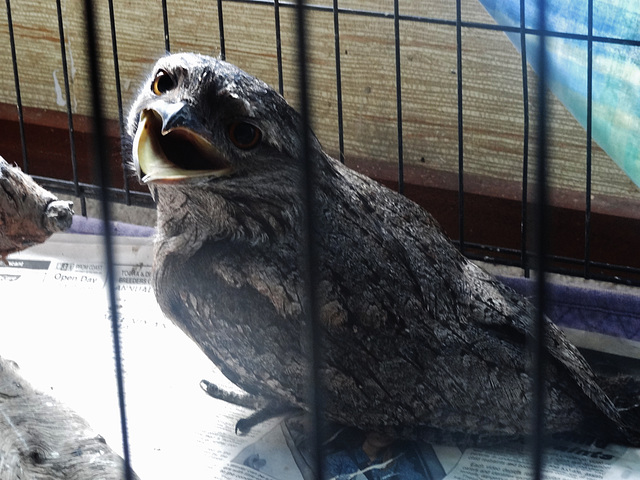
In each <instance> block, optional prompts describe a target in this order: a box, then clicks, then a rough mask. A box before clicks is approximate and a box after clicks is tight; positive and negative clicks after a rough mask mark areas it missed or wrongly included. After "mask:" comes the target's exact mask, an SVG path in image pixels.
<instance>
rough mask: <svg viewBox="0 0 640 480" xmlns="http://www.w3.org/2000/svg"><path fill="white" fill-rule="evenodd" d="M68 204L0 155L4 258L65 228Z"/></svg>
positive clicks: (68, 223) (0, 246)
mask: <svg viewBox="0 0 640 480" xmlns="http://www.w3.org/2000/svg"><path fill="white" fill-rule="evenodd" d="M72 206H73V204H72V203H71V202H67V201H62V200H58V198H57V197H56V196H55V195H53V194H52V193H50V192H48V191H47V190H45V189H44V188H42V187H41V186H40V185H38V184H37V183H36V182H35V181H33V179H32V178H31V177H30V176H28V175H26V174H24V173H23V172H22V171H21V170H20V169H19V168H18V167H12V166H11V165H9V164H8V163H7V162H6V161H5V160H4V158H2V157H0V257H1V258H2V259H3V260H5V259H6V256H7V255H9V254H10V253H13V252H17V251H20V250H23V249H25V248H27V247H29V246H31V245H35V244H37V243H42V242H44V241H45V240H46V239H47V238H48V237H49V236H50V235H51V234H52V233H55V232H60V231H62V230H66V229H67V228H69V227H70V226H71V220H72V218H73V210H72Z"/></svg>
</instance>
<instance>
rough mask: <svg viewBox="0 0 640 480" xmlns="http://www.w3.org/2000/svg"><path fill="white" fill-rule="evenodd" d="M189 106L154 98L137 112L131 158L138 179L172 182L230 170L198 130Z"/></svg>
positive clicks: (222, 157)
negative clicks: (136, 125) (143, 108)
mask: <svg viewBox="0 0 640 480" xmlns="http://www.w3.org/2000/svg"><path fill="white" fill-rule="evenodd" d="M198 130H202V126H201V123H200V122H198V121H197V119H196V117H195V115H194V114H193V112H192V111H191V107H189V106H188V105H186V104H184V103H172V104H170V103H167V102H161V101H158V102H156V103H155V104H152V105H151V108H148V109H145V110H143V111H142V113H141V114H140V120H139V122H138V129H137V130H136V136H135V139H134V142H133V160H134V163H135V166H136V169H137V171H138V175H139V177H140V179H141V180H142V181H143V182H144V183H149V182H164V183H167V182H174V181H180V180H185V179H190V178H196V177H222V176H225V175H228V174H230V173H231V170H232V169H231V166H230V164H229V162H228V161H226V160H225V157H224V155H223V154H222V153H221V152H220V150H218V149H217V148H216V147H215V146H214V145H213V144H212V143H211V142H210V141H209V140H207V139H206V138H205V137H204V136H203V135H202V134H200V133H197V132H198Z"/></svg>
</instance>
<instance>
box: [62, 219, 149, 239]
mask: <svg viewBox="0 0 640 480" xmlns="http://www.w3.org/2000/svg"><path fill="white" fill-rule="evenodd" d="M67 232H68V233H79V234H84V235H102V234H103V233H104V222H103V221H102V220H100V219H98V218H88V217H83V216H82V215H74V217H73V223H72V224H71V228H69V229H68V230H67ZM111 233H112V234H113V235H120V236H123V237H152V236H153V235H154V234H155V228H153V227H143V226H140V225H132V224H130V223H124V222H111Z"/></svg>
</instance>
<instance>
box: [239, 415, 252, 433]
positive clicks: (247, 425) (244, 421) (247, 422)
mask: <svg viewBox="0 0 640 480" xmlns="http://www.w3.org/2000/svg"><path fill="white" fill-rule="evenodd" d="M254 426H255V423H254V422H252V421H251V419H250V418H241V419H240V420H238V421H237V422H236V435H246V434H247V433H249V432H250V431H251V429H252V428H253V427H254Z"/></svg>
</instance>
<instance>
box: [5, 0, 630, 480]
mask: <svg viewBox="0 0 640 480" xmlns="http://www.w3.org/2000/svg"><path fill="white" fill-rule="evenodd" d="M228 3H244V4H249V5H251V4H253V5H261V6H267V7H272V8H273V14H274V19H275V25H276V31H275V38H276V51H277V55H276V58H275V59H274V66H273V68H274V69H277V74H278V76H277V78H278V86H277V88H278V90H279V91H280V93H286V92H284V82H283V76H284V75H283V58H282V49H281V21H280V20H281V12H282V10H283V9H293V8H298V17H297V18H298V24H297V28H298V34H299V35H300V36H299V38H298V43H299V46H300V55H299V60H298V62H299V64H298V71H299V75H300V85H301V86H300V90H301V110H302V113H303V117H304V118H307V119H308V118H309V117H310V112H309V111H308V109H309V108H310V106H309V102H308V99H307V98H306V92H307V83H308V80H307V72H308V70H309V69H312V68H313V66H311V65H308V64H307V63H306V56H305V52H306V50H305V49H304V44H305V39H306V36H305V30H304V28H305V22H304V16H303V13H304V12H305V11H306V12H311V11H315V12H326V13H327V14H330V15H332V18H333V26H334V45H335V47H334V48H335V78H336V80H335V81H336V84H335V95H336V102H337V113H338V114H337V118H336V122H337V126H338V137H339V140H338V145H339V148H338V156H339V159H340V160H341V161H343V162H344V161H345V159H348V158H349V153H348V152H349V146H348V144H347V143H346V142H345V135H344V123H343V90H342V83H341V80H342V76H341V75H342V71H341V38H340V35H341V28H340V19H341V18H343V17H344V16H360V17H377V18H384V19H388V20H389V21H390V22H393V30H394V35H395V38H394V42H393V44H394V53H395V59H393V64H394V66H395V67H394V68H395V80H396V85H395V92H394V93H395V100H396V110H397V144H398V150H397V156H398V163H397V188H398V189H399V191H400V192H403V190H404V186H405V181H406V180H407V177H406V173H405V169H404V164H403V108H402V107H403V97H402V92H403V90H402V85H403V83H402V71H401V55H402V42H401V31H402V29H403V25H405V24H407V23H414V22H415V23H426V24H435V25H441V26H447V27H451V35H453V36H455V38H456V60H457V63H456V66H457V69H456V72H455V73H456V77H455V82H456V86H457V89H456V91H457V109H458V112H457V113H458V138H457V141H458V158H457V159H451V161H452V162H455V161H457V164H458V192H457V198H458V209H457V217H458V218H457V222H458V225H459V227H458V228H459V232H458V241H459V247H460V249H461V250H462V251H463V252H464V253H465V254H467V255H468V256H471V257H473V258H478V259H483V260H489V261H493V262H498V263H504V264H508V265H516V266H519V267H521V268H522V269H523V270H524V273H525V275H526V276H528V275H529V271H530V269H531V268H532V267H533V268H535V269H536V270H537V271H538V275H537V299H538V312H539V318H538V323H537V326H536V332H535V333H536V336H537V337H538V338H542V336H543V335H544V331H543V322H542V312H544V310H545V308H544V302H545V281H546V277H545V271H547V270H549V271H556V272H564V273H570V274H574V275H575V274H578V275H583V276H584V277H591V278H601V279H606V280H609V281H614V282H624V283H629V284H634V285H640V268H638V267H635V266H630V265H621V264H609V263H602V262H598V261H594V260H593V259H592V244H591V243H592V223H591V219H592V211H591V182H592V163H591V162H592V160H591V157H592V147H591V144H592V96H593V71H592V69H593V52H592V46H593V44H595V43H611V44H618V45H629V46H634V47H640V41H637V40H632V39H624V38H609V37H602V36H597V35H594V33H593V0H589V3H588V26H587V30H588V32H587V34H586V35H583V34H576V33H568V32H556V31H547V30H546V28H545V25H544V21H543V19H544V16H543V17H542V20H541V21H540V23H539V26H538V28H529V27H527V26H526V23H525V15H527V12H526V11H525V2H524V0H521V1H520V25H519V26H502V25H495V24H485V23H478V22H469V21H465V19H464V12H463V11H462V8H461V2H460V0H457V1H456V8H455V19H444V18H431V17H427V16H417V15H406V14H403V13H402V11H401V8H400V7H401V5H400V4H399V2H398V0H395V1H394V2H393V3H392V4H391V3H390V5H389V7H390V8H389V11H374V10H363V9H352V8H343V7H340V6H339V5H338V0H333V3H332V5H314V4H305V3H304V2H302V1H300V2H296V3H293V2H283V1H279V0H274V1H269V0H226V1H225V2H223V1H222V0H218V1H217V7H216V8H217V16H218V22H219V26H218V28H219V43H218V44H217V45H214V44H212V46H211V49H212V50H216V49H217V50H219V53H220V55H221V57H222V58H224V57H225V56H226V54H227V48H226V46H227V42H228V40H227V39H225V21H227V20H226V17H225V16H224V10H225V4H228ZM56 5H57V22H58V26H59V42H60V55H61V62H62V66H63V78H64V91H65V95H66V98H67V99H69V98H70V78H69V74H68V58H67V52H66V50H65V33H64V26H63V25H64V21H63V20H64V19H63V16H62V10H61V8H60V1H59V0H57V2H56ZM92 5H93V3H92V2H91V1H90V0H86V2H85V9H86V12H87V15H88V16H87V25H88V28H87V34H88V38H89V50H90V54H89V58H90V59H91V67H92V76H91V78H92V80H93V82H92V83H93V85H92V88H93V95H92V100H93V112H94V115H93V117H94V124H93V127H94V132H93V134H92V135H93V138H94V140H95V156H96V159H97V160H98V168H97V171H98V172H100V175H99V178H98V180H97V181H96V182H95V183H88V182H82V181H80V179H79V176H78V155H77V151H76V137H77V132H76V128H75V123H74V114H73V112H72V108H71V104H70V102H69V101H67V109H66V119H67V122H68V123H67V127H66V129H67V131H68V135H69V141H70V145H71V150H70V155H69V162H70V165H71V168H72V178H55V177H48V176H38V175H36V176H35V178H36V180H38V181H39V182H40V183H42V184H43V185H44V186H45V187H47V188H49V189H51V190H54V191H57V192H62V193H66V194H69V195H74V196H76V197H79V198H80V199H81V205H82V207H81V209H82V213H83V214H85V212H86V210H85V199H87V198H99V199H100V200H101V201H102V202H103V209H102V211H103V212H104V216H105V217H104V218H105V220H107V221H108V220H109V219H110V214H109V212H110V210H109V208H108V203H107V200H112V201H116V202H122V203H126V204H133V205H139V206H152V202H151V199H150V196H149V195H148V194H147V193H145V192H143V191H136V190H132V189H131V188H130V185H129V182H128V180H127V176H126V174H125V175H124V181H123V182H124V185H123V187H117V188H115V187H112V186H110V185H109V180H108V177H109V168H107V164H108V162H109V161H110V157H109V155H108V153H107V152H108V150H109V148H113V145H111V146H110V145H109V144H108V140H107V137H106V133H105V132H106V128H107V127H106V126H105V124H104V121H103V120H104V119H103V112H102V107H101V96H100V88H99V85H97V79H98V78H99V75H98V73H97V71H96V70H95V69H97V68H98V67H97V65H98V61H97V56H98V55H99V53H98V51H99V49H101V50H102V53H103V54H104V53H105V52H106V51H107V50H108V49H109V48H110V49H111V54H112V57H113V64H114V71H113V74H114V76H115V83H116V86H117V103H118V105H117V110H118V120H117V123H118V134H119V135H120V136H121V137H122V136H123V135H124V114H123V111H124V110H125V109H126V107H127V106H126V105H123V100H122V93H121V89H120V85H121V78H120V73H119V68H118V65H119V60H118V42H119V39H118V38H117V37H116V18H115V15H114V8H116V6H114V3H113V1H112V0H110V1H109V12H110V28H111V30H110V33H111V45H110V46H108V45H106V44H102V45H99V46H96V45H95V40H96V38H95V26H94V25H93V20H92V17H91V15H92V12H93V6H92ZM161 8H162V18H163V24H159V25H158V29H160V30H162V31H163V38H164V48H165V49H166V50H167V51H170V49H171V46H172V43H171V37H170V31H171V28H170V27H171V18H169V13H168V9H167V2H166V0H162V2H161ZM212 8H213V7H212ZM541 10H542V11H544V2H542V4H541ZM6 15H7V19H8V26H9V32H8V33H9V38H10V45H9V46H10V48H11V55H12V60H13V69H12V72H13V77H14V83H15V104H16V107H17V123H18V125H19V132H20V135H19V138H18V139H15V142H19V143H20V150H21V152H22V167H23V169H24V170H25V171H30V170H31V169H32V162H30V156H29V145H30V142H37V141H38V139H37V138H29V137H28V136H27V135H26V134H25V120H24V115H23V104H22V97H21V88H20V85H21V81H20V79H21V78H23V77H24V76H25V75H29V72H25V71H20V72H19V71H18V61H17V53H16V46H15V38H14V29H13V21H12V6H11V3H10V0H6ZM473 30H492V31H501V32H505V33H507V32H510V33H516V34H518V35H519V36H520V42H521V43H520V47H521V55H522V98H523V116H524V118H523V125H524V129H523V131H522V138H523V145H524V149H523V156H522V184H521V192H522V193H521V202H520V203H521V206H520V212H521V217H520V225H521V236H520V246H519V248H508V247H507V248H505V247H504V246H503V245H500V244H496V245H485V244H477V243H474V242H469V241H467V240H466V235H465V231H466V221H465V220H466V218H465V212H466V202H465V182H464V179H465V157H464V138H465V136H464V134H465V125H464V122H463V118H464V95H465V91H464V78H465V70H464V58H463V49H462V35H463V32H465V31H473ZM531 35H533V36H538V37H540V38H541V39H542V40H543V41H544V39H545V38H548V37H561V38H568V39H573V40H577V41H581V42H586V43H587V45H588V48H587V51H588V72H587V79H588V80H587V81H588V84H587V96H588V99H587V101H588V104H587V128H586V136H585V138H586V158H585V162H586V178H585V184H584V198H585V209H584V212H583V214H584V239H585V241H584V256H583V257H582V258H570V257H563V256H557V255H550V254H549V248H548V244H549V229H548V223H549V218H548V212H547V203H548V200H547V197H548V192H547V185H546V175H547V173H546V163H545V152H546V148H547V145H546V138H547V136H548V132H547V128H548V123H547V121H546V102H545V86H546V83H545V74H544V68H543V69H542V72H540V75H539V77H538V91H537V92H535V95H536V96H537V98H538V102H537V104H538V115H539V117H538V121H537V125H538V128H539V131H538V132H537V133H538V134H537V141H538V159H537V175H536V179H537V182H536V185H535V196H536V198H537V200H538V201H537V202H536V203H535V205H534V208H533V209H531V208H530V207H531V206H530V205H529V203H528V198H529V193H530V189H529V160H530V159H529V137H530V111H529V103H530V95H531V93H530V91H531V89H530V78H529V75H528V70H527V69H528V67H527V60H528V55H529V54H528V52H527V46H526V38H527V36H531ZM309 48H310V49H313V45H312V44H311V45H309ZM540 52H541V53H540V58H539V59H538V60H539V63H540V64H541V65H545V57H544V52H545V50H544V48H541V49H540ZM229 60H231V61H233V59H229ZM121 148H123V147H121ZM119 154H121V155H125V154H124V153H123V152H121V151H120V152H119ZM307 186H308V185H304V186H303V187H304V188H306V187H307ZM307 192H308V190H307ZM434 213H435V212H434ZM531 218H533V223H531ZM309 221H311V222H312V221H313V219H312V218H310V219H309ZM106 232H107V234H106V235H105V245H106V250H107V264H108V266H109V265H112V264H113V259H112V257H111V256H110V255H111V254H110V252H111V244H110V242H111V240H110V234H109V233H108V229H107V230H106ZM532 244H533V245H534V249H533V250H532V249H531V247H530V246H531V245H532ZM308 249H309V251H308V257H307V258H308V259H309V263H308V270H309V273H310V280H309V284H310V285H311V286H313V285H314V284H313V271H314V257H315V254H314V250H313V249H314V247H313V244H310V245H308ZM108 277H110V278H113V275H108ZM312 290H313V289H312ZM110 297H111V302H112V315H113V324H114V350H115V353H116V359H117V360H119V343H118V328H117V321H116V320H115V319H116V318H117V302H116V301H115V293H114V291H113V285H110ZM309 298H311V299H313V294H311V295H309ZM312 305H313V301H312ZM314 334H316V335H317V334H318V332H314ZM313 344H314V345H315V343H313ZM535 353H536V356H535V358H536V359H537V362H536V365H538V369H537V374H538V377H537V378H538V380H537V383H536V385H537V386H536V393H537V398H538V399H539V401H538V402H537V404H536V413H537V416H536V419H537V421H536V429H535V431H536V432H537V441H536V443H535V444H536V446H537V448H536V449H535V451H536V463H535V465H536V468H535V472H536V473H535V478H540V476H541V455H542V450H541V447H542V440H541V438H542V433H543V419H542V416H541V414H542V411H543V410H542V408H543V405H542V400H541V399H542V398H543V392H542V383H543V380H542V370H543V368H542V367H543V365H544V358H543V354H542V351H541V349H536V350H535ZM314 358H318V353H317V352H315V354H314ZM118 364H119V362H118ZM118 374H119V376H120V378H119V382H118V383H119V387H120V392H121V396H120V404H121V407H122V412H123V416H122V423H123V431H124V432H125V436H124V444H125V449H124V451H125V460H127V461H128V448H127V440H126V423H127V422H126V416H125V409H124V391H123V390H122V388H123V385H122V378H121V374H122V372H121V371H120V370H118ZM317 395H318V394H317V393H316V394H314V396H315V397H317ZM316 445H317V446H318V445H320V442H319V439H318V440H317V443H316ZM318 468H321V467H318Z"/></svg>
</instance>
